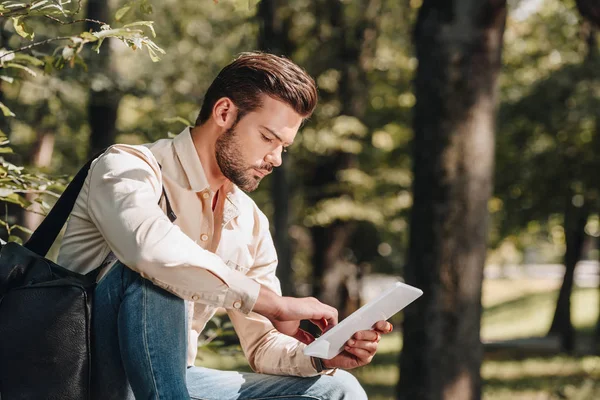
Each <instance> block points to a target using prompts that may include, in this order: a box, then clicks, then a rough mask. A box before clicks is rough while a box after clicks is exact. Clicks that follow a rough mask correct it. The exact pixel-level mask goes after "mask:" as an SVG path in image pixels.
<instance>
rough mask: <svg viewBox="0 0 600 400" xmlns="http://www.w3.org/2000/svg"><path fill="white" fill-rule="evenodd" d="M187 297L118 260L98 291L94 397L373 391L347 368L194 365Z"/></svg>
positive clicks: (210, 399)
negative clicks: (306, 372)
mask: <svg viewBox="0 0 600 400" xmlns="http://www.w3.org/2000/svg"><path fill="white" fill-rule="evenodd" d="M185 321H186V317H185V304H184V301H183V300H182V299H180V298H179V297H177V296H175V295H173V294H171V293H169V292H167V291H165V290H163V289H161V288H159V287H158V286H155V285H154V284H152V282H150V281H149V280H146V279H144V278H142V277H141V276H140V275H139V274H137V273H136V272H134V271H132V270H131V269H129V268H127V267H126V266H124V265H123V264H121V263H119V262H117V264H116V265H115V266H114V267H113V268H112V269H111V271H110V272H109V273H108V274H107V275H106V276H104V277H103V278H102V280H101V281H100V282H99V283H98V285H97V286H96V289H95V292H94V302H93V312H92V330H93V335H92V360H93V370H92V371H93V374H92V391H93V398H94V399H98V400H99V399H102V400H111V399H114V400H127V399H133V398H135V399H144V400H146V399H148V400H150V399H176V400H179V399H202V400H228V399H232V400H233V399H235V400H241V399H248V400H250V399H252V400H259V399H279V400H294V399H320V400H326V399H327V400H338V399H340V400H341V399H357V400H358V399H361V400H362V399H366V398H367V396H366V394H365V392H364V390H363V389H362V387H361V386H360V384H359V383H358V381H357V380H356V379H355V378H354V377H353V376H352V375H351V374H349V373H348V372H346V371H341V370H340V371H337V372H336V373H335V375H334V376H327V375H324V376H317V377H312V378H299V377H288V376H274V375H265V374H254V373H240V372H235V371H218V370H214V369H209V368H201V367H190V368H186V350H187V349H186V344H187V336H186V335H187V327H186V323H185Z"/></svg>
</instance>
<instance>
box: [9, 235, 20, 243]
mask: <svg viewBox="0 0 600 400" xmlns="http://www.w3.org/2000/svg"><path fill="white" fill-rule="evenodd" d="M8 241H9V242H16V243H19V244H23V239H21V238H20V237H18V236H15V235H10V236H9V237H8Z"/></svg>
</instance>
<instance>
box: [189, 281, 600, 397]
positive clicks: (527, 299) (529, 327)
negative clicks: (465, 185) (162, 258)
mask: <svg viewBox="0 0 600 400" xmlns="http://www.w3.org/2000/svg"><path fill="white" fill-rule="evenodd" d="M557 295H558V284H557V283H556V282H555V281H549V280H548V281H544V280H527V279H523V280H490V281H485V282H484V288H483V298H482V302H483V305H484V315H483V321H482V339H483V340H484V341H487V340H506V339H514V338H524V337H532V336H543V335H545V333H546V332H547V330H548V328H549V326H550V323H551V320H552V315H553V312H554V307H555V304H556V303H555V302H556V297H557ZM599 305H600V299H599V297H598V290H597V289H583V288H576V289H575V290H574V292H573V297H572V316H573V323H574V325H575V327H576V329H577V331H578V333H579V335H580V337H582V338H583V339H585V338H586V337H587V338H588V339H589V336H590V335H591V333H592V332H593V327H594V326H595V323H596V320H597V318H598V312H599ZM401 347H402V338H401V335H400V333H398V332H394V333H393V334H391V335H387V336H386V337H384V338H383V339H382V341H381V343H380V347H379V351H378V353H377V355H376V356H375V358H374V359H373V362H372V363H371V364H370V365H368V366H365V367H362V368H359V369H356V370H353V373H354V374H355V375H356V377H357V378H358V379H359V380H360V382H361V383H362V384H363V386H364V387H365V389H366V391H367V393H368V394H369V399H370V400H390V399H393V398H394V390H395V385H396V383H397V382H398V377H399V370H398V359H399V353H400V349H401ZM199 357H201V360H200V359H199V360H198V364H201V365H204V366H207V367H211V368H219V369H237V370H246V371H249V367H248V364H247V362H246V361H245V359H244V357H243V355H241V354H239V353H238V354H236V355H227V356H223V355H220V354H217V353H210V352H208V351H205V350H202V349H200V352H199ZM481 373H482V376H483V379H484V393H483V398H484V400H509V399H510V400H537V399H539V400H542V399H543V400H555V399H556V400H559V399H572V400H591V399H600V357H598V356H592V355H585V354H582V355H579V356H568V355H564V354H548V353H546V354H539V353H538V354H536V353H530V352H528V353H527V354H524V353H522V352H519V351H516V352H515V351H495V352H494V353H489V354H486V358H485V360H484V364H483V366H482V370H481Z"/></svg>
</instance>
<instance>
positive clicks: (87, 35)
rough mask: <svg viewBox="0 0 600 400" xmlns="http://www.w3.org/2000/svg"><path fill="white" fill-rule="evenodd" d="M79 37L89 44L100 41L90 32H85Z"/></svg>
mask: <svg viewBox="0 0 600 400" xmlns="http://www.w3.org/2000/svg"><path fill="white" fill-rule="evenodd" d="M79 37H80V38H82V39H84V40H86V41H88V42H95V41H96V40H98V38H97V37H96V36H95V35H94V34H92V33H90V32H83V33H81V34H80V35H79Z"/></svg>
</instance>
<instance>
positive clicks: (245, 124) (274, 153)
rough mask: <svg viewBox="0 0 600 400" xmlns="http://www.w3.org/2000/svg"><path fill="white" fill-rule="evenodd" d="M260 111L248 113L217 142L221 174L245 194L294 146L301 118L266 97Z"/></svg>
mask: <svg viewBox="0 0 600 400" xmlns="http://www.w3.org/2000/svg"><path fill="white" fill-rule="evenodd" d="M262 100H263V105H262V107H261V108H259V109H257V110H255V111H253V112H251V113H248V114H246V115H245V116H244V117H242V119H240V120H239V121H238V123H237V124H234V126H232V127H231V128H230V129H228V130H227V131H225V132H224V133H223V134H221V136H220V137H219V138H218V139H217V144H216V157H217V163H218V164H219V168H220V169H221V172H222V173H223V175H225V177H226V178H227V179H229V180H230V181H231V182H233V183H235V184H236V185H237V186H238V187H239V188H240V189H242V190H244V191H245V192H251V191H253V190H255V189H256V188H257V187H258V184H259V183H260V181H261V180H262V178H264V177H265V176H267V175H268V174H270V173H271V171H272V170H273V168H274V167H278V166H280V165H281V153H282V152H283V151H284V150H285V148H286V147H287V146H289V145H291V144H292V142H293V141H294V138H295V137H296V133H297V132H298V129H299V128H300V124H301V123H302V117H301V116H300V115H298V114H297V113H296V112H295V111H294V110H293V109H292V108H291V107H290V106H288V105H287V104H285V103H283V102H281V101H279V100H275V99H273V98H271V97H268V96H263V99H262Z"/></svg>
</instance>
